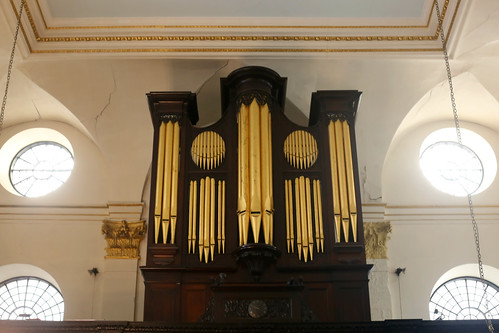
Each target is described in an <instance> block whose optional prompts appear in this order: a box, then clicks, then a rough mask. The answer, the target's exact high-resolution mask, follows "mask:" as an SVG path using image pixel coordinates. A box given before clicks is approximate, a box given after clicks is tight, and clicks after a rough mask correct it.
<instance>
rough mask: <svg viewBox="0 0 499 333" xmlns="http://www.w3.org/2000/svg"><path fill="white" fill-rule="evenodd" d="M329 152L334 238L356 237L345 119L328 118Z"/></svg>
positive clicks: (350, 162)
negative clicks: (329, 119)
mask: <svg viewBox="0 0 499 333" xmlns="http://www.w3.org/2000/svg"><path fill="white" fill-rule="evenodd" d="M328 136H329V153H330V154H329V155H330V163H331V187H332V193H333V215H334V227H335V235H336V237H335V240H336V242H341V240H342V239H343V240H344V241H345V242H349V241H350V234H351V235H352V236H353V242H356V241H357V203H356V198H355V182H354V175H353V159H352V147H351V141H350V128H349V125H348V122H347V121H345V120H339V119H338V120H335V121H333V120H331V121H330V122H329V125H328ZM342 236H343V237H342Z"/></svg>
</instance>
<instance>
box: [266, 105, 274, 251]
mask: <svg viewBox="0 0 499 333" xmlns="http://www.w3.org/2000/svg"><path fill="white" fill-rule="evenodd" d="M265 107H266V108H268V106H267V105H265ZM267 115H268V116H267V121H268V126H267V128H268V132H269V136H268V142H269V145H268V151H267V153H268V165H269V174H270V177H269V196H270V209H271V214H270V232H269V234H270V235H269V238H270V244H271V245H273V244H274V184H273V181H272V179H273V178H272V170H273V169H272V114H271V113H270V111H268V112H267Z"/></svg>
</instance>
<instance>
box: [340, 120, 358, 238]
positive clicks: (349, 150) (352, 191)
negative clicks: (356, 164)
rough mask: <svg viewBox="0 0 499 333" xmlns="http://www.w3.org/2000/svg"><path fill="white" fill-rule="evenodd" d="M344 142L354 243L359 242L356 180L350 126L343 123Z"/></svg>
mask: <svg viewBox="0 0 499 333" xmlns="http://www.w3.org/2000/svg"><path fill="white" fill-rule="evenodd" d="M343 137H344V139H343V142H344V144H345V162H346V169H347V184H348V203H349V207H350V219H351V225H352V233H353V241H354V242H356V241H357V203H356V200H355V180H354V176H353V161H352V145H351V141H350V126H348V122H346V121H344V122H343Z"/></svg>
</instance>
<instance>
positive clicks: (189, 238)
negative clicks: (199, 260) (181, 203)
mask: <svg viewBox="0 0 499 333" xmlns="http://www.w3.org/2000/svg"><path fill="white" fill-rule="evenodd" d="M193 187H194V182H193V181H192V180H191V181H190V182H189V228H188V231H187V253H191V246H192V223H193V220H194V218H193V216H192V213H193V208H192V204H193V201H194V191H193Z"/></svg>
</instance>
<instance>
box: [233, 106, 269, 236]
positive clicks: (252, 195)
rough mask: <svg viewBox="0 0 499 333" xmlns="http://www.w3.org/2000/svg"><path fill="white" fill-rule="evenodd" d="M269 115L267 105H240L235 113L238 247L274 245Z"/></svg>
mask: <svg viewBox="0 0 499 333" xmlns="http://www.w3.org/2000/svg"><path fill="white" fill-rule="evenodd" d="M272 183H273V182H272V142H271V114H270V110H269V107H268V105H267V104H264V105H259V104H258V103H257V101H256V99H253V101H252V102H251V104H250V105H249V106H248V105H245V104H244V103H242V104H241V106H240V108H239V114H238V204H237V215H238V228H239V245H243V244H247V243H248V240H249V230H251V231H252V234H251V235H252V236H253V242H255V243H258V242H260V233H261V232H263V240H262V241H263V242H265V244H272V243H273V235H272V233H273V215H274V202H273V191H272Z"/></svg>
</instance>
